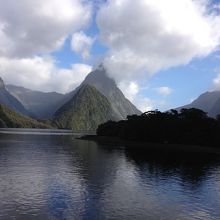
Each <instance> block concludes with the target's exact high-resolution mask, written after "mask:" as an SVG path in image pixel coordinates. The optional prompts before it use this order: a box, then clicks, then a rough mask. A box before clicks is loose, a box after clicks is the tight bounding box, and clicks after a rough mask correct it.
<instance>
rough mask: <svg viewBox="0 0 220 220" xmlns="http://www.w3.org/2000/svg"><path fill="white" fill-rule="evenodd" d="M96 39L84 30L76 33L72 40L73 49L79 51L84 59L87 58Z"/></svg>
mask: <svg viewBox="0 0 220 220" xmlns="http://www.w3.org/2000/svg"><path fill="white" fill-rule="evenodd" d="M94 40H95V39H94V38H92V37H89V36H87V35H86V34H85V33H83V32H82V31H80V32H77V33H74V34H73V36H72V41H71V47H72V50H73V51H75V52H76V53H79V54H80V55H81V56H82V57H83V59H87V58H89V56H90V49H91V47H92V44H93V42H94Z"/></svg>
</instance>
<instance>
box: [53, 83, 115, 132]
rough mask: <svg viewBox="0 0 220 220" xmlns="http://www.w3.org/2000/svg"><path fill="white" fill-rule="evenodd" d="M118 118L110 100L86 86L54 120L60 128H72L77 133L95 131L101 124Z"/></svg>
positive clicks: (91, 87)
mask: <svg viewBox="0 0 220 220" xmlns="http://www.w3.org/2000/svg"><path fill="white" fill-rule="evenodd" d="M115 117H116V116H115V114H114V111H113V109H112V107H111V103H110V102H109V101H108V99H107V98H106V97H105V96H104V95H102V94H101V93H100V92H99V91H98V90H97V89H96V88H95V87H94V86H91V85H88V84H84V85H82V86H81V87H80V88H79V89H78V91H77V92H76V94H75V95H74V96H73V97H72V98H71V100H70V101H68V102H67V103H66V104H65V105H64V106H63V107H62V108H60V109H59V110H58V111H57V112H56V114H55V118H54V124H55V125H57V126H58V127H59V128H71V129H73V130H75V131H80V130H95V129H96V128H97V127H98V125H99V124H101V123H104V122H106V121H108V120H110V119H114V118H115Z"/></svg>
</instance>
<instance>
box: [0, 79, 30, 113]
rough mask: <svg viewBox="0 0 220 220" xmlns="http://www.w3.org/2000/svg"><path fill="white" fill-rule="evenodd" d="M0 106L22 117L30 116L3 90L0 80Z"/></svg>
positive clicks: (3, 86)
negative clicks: (4, 106)
mask: <svg viewBox="0 0 220 220" xmlns="http://www.w3.org/2000/svg"><path fill="white" fill-rule="evenodd" d="M0 104H2V105H6V106H7V107H9V108H10V109H12V110H14V111H16V112H19V113H21V114H23V115H30V113H29V112H28V111H27V110H26V109H25V107H24V106H23V105H22V104H21V103H20V102H19V101H18V100H17V99H16V98H15V97H14V96H13V95H11V94H10V93H9V92H8V91H7V90H6V88H5V84H4V81H3V80H2V78H0Z"/></svg>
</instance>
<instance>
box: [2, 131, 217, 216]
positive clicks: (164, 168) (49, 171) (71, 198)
mask: <svg viewBox="0 0 220 220" xmlns="http://www.w3.org/2000/svg"><path fill="white" fill-rule="evenodd" d="M15 133H16V132H14V133H11V134H0V219H1V220H2V219H3V220H11V219H21V220H25V219H28V220H29V219H31V220H32V219H39V220H44V219H45V220H46V219H60V220H62V219H63V220H64V219H67V220H68V219H71V220H74V219H77V220H78V219H79V220H80V219H88V220H93V219H119V220H120V219H126V220H129V219H132V220H133V219H147V220H148V219H149V220H151V219H155V220H160V219H161V220H164V219H168V220H172V219H175V220H176V219H181V220H182V219H187V220H188V219H193V220H194V219H205V220H208V219H220V158H219V156H214V155H208V154H196V155H195V154H193V155H192V154H190V155H189V154H184V155H183V154H181V157H180V156H178V155H171V154H164V153H161V154H155V153H150V152H144V151H141V150H139V151H134V150H125V149H123V147H117V146H114V147H109V146H104V145H103V146H101V145H98V144H96V143H94V142H89V141H81V140H74V139H73V137H72V136H70V135H54V134H51V135H45V134H44V135H40V132H37V135H32V134H31V133H28V134H27V133H26V134H15Z"/></svg>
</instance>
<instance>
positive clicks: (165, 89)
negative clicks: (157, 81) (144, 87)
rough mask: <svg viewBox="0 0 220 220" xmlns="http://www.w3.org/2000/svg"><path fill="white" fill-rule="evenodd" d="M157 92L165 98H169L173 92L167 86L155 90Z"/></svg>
mask: <svg viewBox="0 0 220 220" xmlns="http://www.w3.org/2000/svg"><path fill="white" fill-rule="evenodd" d="M155 90H156V92H157V93H158V94H160V95H163V96H168V95H170V94H171V93H172V91H173V90H172V89H171V88H169V87H167V86H162V87H158V88H155Z"/></svg>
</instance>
